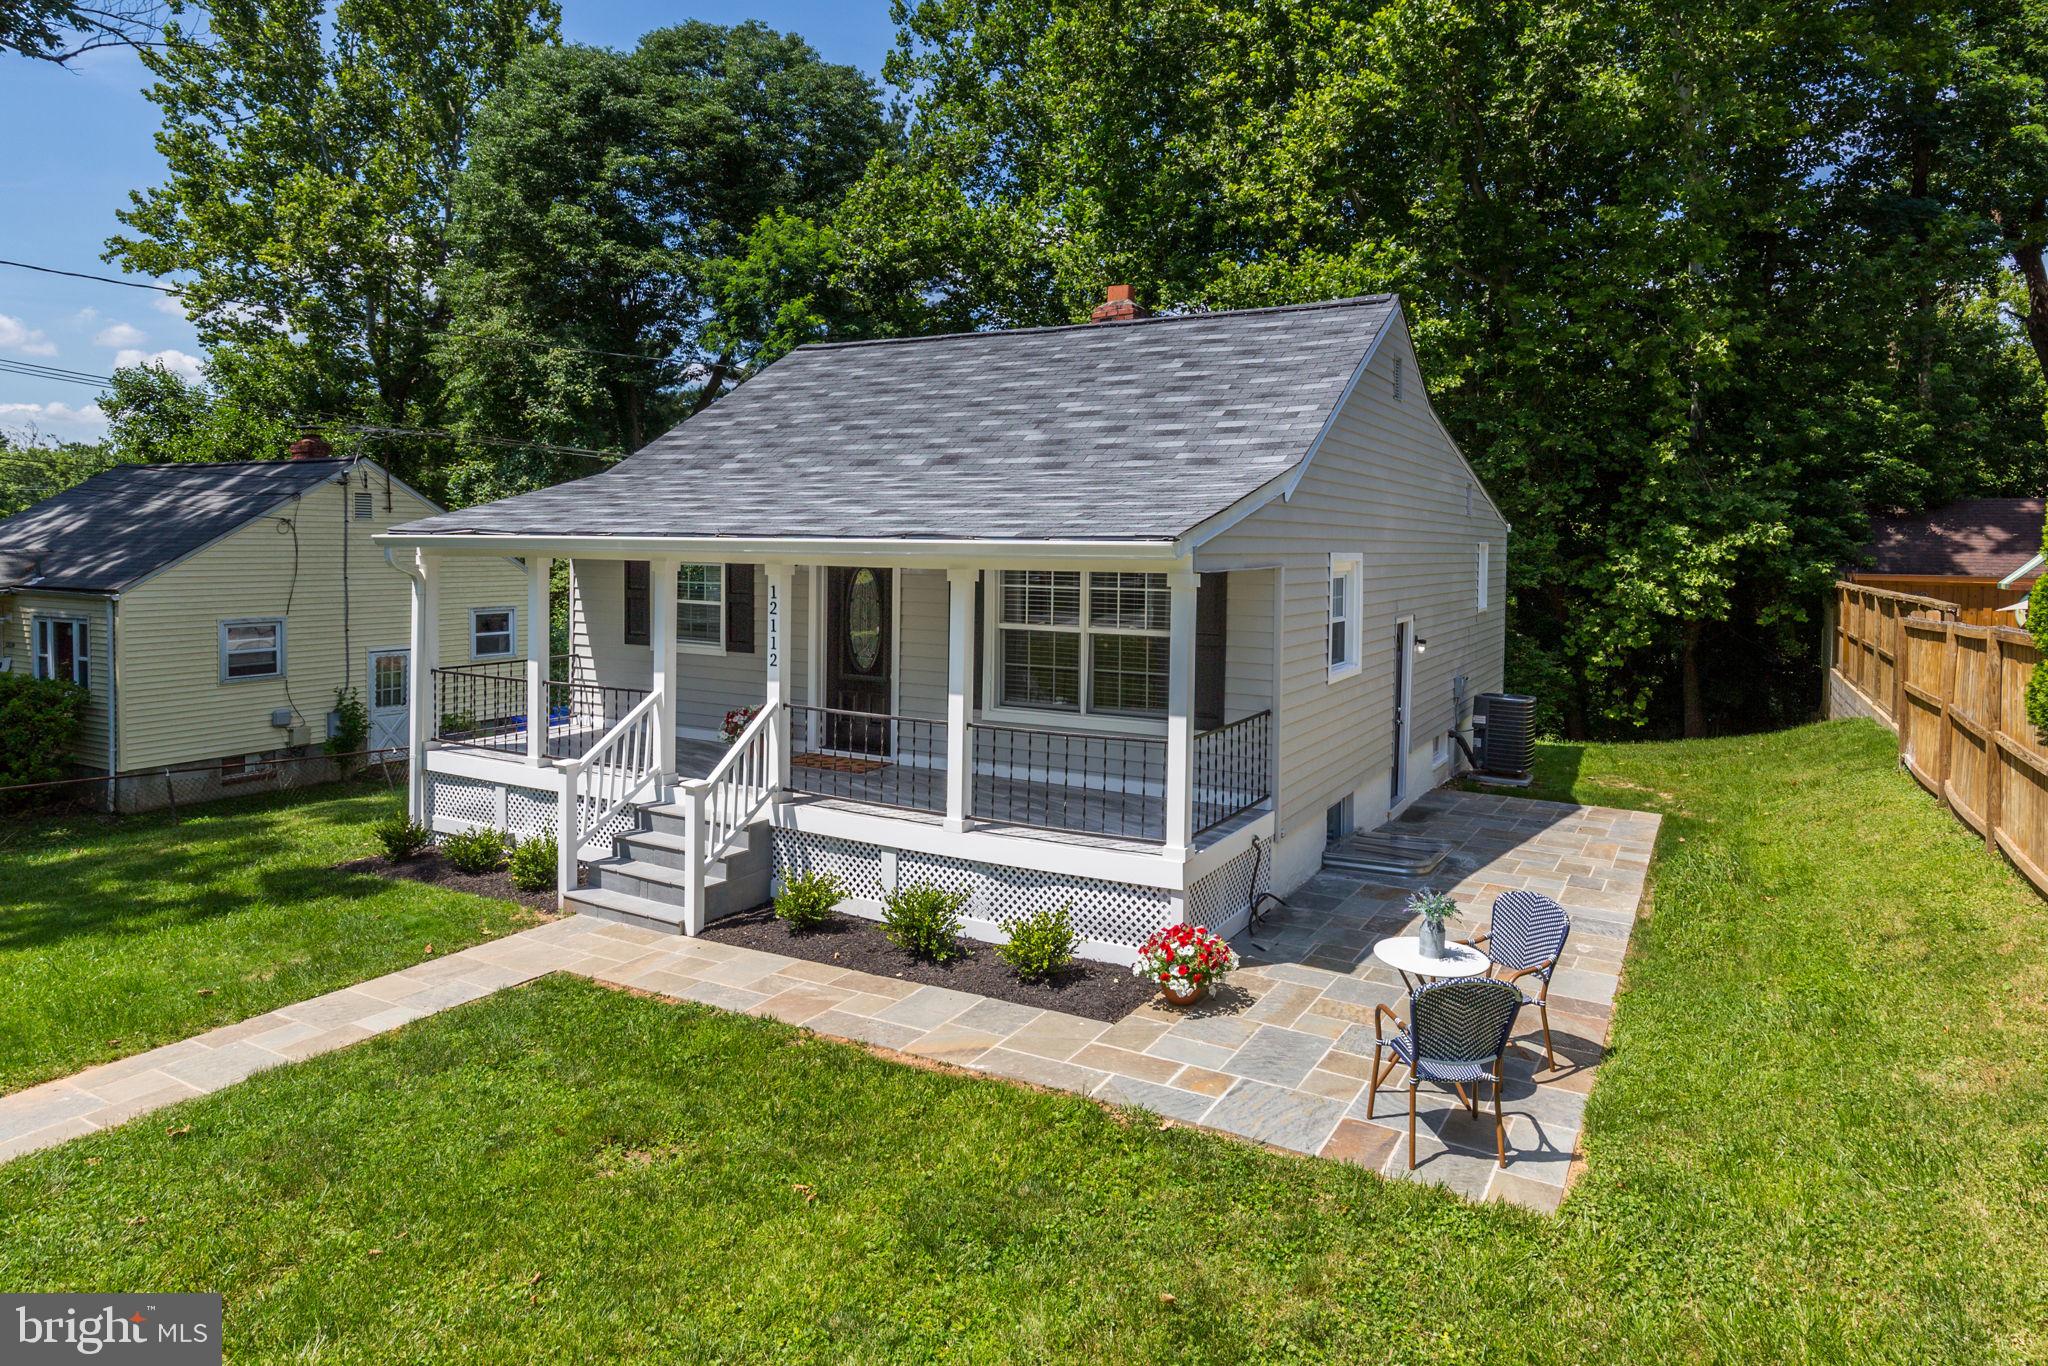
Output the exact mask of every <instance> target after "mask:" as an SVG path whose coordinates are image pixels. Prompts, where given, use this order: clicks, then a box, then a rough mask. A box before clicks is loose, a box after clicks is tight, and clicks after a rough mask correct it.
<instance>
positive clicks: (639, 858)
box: [565, 793, 774, 934]
mask: <svg viewBox="0 0 2048 1366" xmlns="http://www.w3.org/2000/svg"><path fill="white" fill-rule="evenodd" d="M667 795H668V794H666V793H664V794H663V798H664V799H663V800H661V801H655V802H648V803H645V804H643V805H641V806H640V807H638V808H637V811H636V817H635V818H636V821H637V827H636V828H635V829H632V830H627V831H623V832H621V833H619V834H617V835H614V836H613V837H612V855H611V857H610V858H604V859H599V860H597V861H596V862H594V863H590V864H587V865H586V874H587V875H586V879H585V885H584V886H582V887H578V888H577V889H576V890H575V891H574V892H571V893H570V894H569V895H568V897H566V898H565V900H566V901H567V902H568V903H569V905H570V907H571V908H572V909H574V910H577V911H580V912H583V913H584V914H587V915H594V916H598V917H600V918H602V919H606V920H616V921H620V922H621V923H623V924H628V925H638V926H640V927H641V928H643V929H650V930H655V931H658V932H660V933H663V934H682V933H683V932H684V925H685V923H686V916H685V912H686V911H687V909H688V903H689V890H688V886H687V883H688V873H687V871H686V870H687V868H688V864H689V842H688V839H687V838H686V836H685V834H684V832H685V831H686V830H687V829H688V816H687V814H686V812H685V809H684V808H683V807H682V806H679V805H677V804H675V803H674V802H671V801H669V800H667V799H666V798H667ZM769 846H770V827H769V822H768V821H767V820H766V819H765V818H764V819H762V820H761V821H759V822H757V823H756V824H755V825H754V826H753V827H751V828H750V829H749V830H748V831H747V832H746V834H745V836H744V839H743V842H742V843H741V845H740V847H739V848H737V849H734V850H732V851H730V852H729V853H727V855H726V856H725V857H724V858H722V859H714V860H712V861H710V862H708V863H706V864H705V865H704V907H703V910H704V914H703V917H702V923H703V924H706V925H709V924H711V923H712V922H713V921H715V920H718V919H719V918H721V917H723V916H728V915H732V914H734V913H735V912H738V911H744V910H748V909H751V908H752V907H755V906H758V905H760V904H761V903H762V902H763V901H766V900H767V899H768V883H769V879H770V877H771V876H772V875H773V873H774V867H773V860H772V857H771V855H770V850H769Z"/></svg>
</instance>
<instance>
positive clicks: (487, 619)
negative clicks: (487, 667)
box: [469, 607, 519, 659]
mask: <svg viewBox="0 0 2048 1366" xmlns="http://www.w3.org/2000/svg"><path fill="white" fill-rule="evenodd" d="M518 618H519V613H518V611H517V610H516V609H514V608H511V607H472V608H471V609H470V612H469V657H470V658H471V659H510V658H511V657H512V653H513V647H514V645H515V644H516V643H517V641H518V639H519V631H518Z"/></svg>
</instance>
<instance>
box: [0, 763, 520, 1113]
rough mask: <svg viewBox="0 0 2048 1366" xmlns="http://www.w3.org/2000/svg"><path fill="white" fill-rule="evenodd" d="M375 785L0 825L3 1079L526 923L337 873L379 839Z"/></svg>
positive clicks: (409, 886)
mask: <svg viewBox="0 0 2048 1366" xmlns="http://www.w3.org/2000/svg"><path fill="white" fill-rule="evenodd" d="M395 804H396V799H395V798H394V797H393V796H392V795H391V794H390V793H389V792H388V791H387V790H386V789H385V787H384V784H383V783H381V782H377V783H372V784H369V785H364V786H356V787H335V788H326V789H321V790H319V791H317V792H315V793H313V794H310V795H308V794H305V793H285V794H278V795H276V796H269V797H257V798H248V799H243V800H239V801H227V802H219V803H215V804H213V805H211V806H204V807H199V808H196V809H192V808H188V809H187V810H186V812H185V813H184V816H183V819H182V820H175V821H174V820H173V819H172V818H171V817H170V816H169V815H168V814H165V815H152V816H141V817H124V818H113V817H105V816H71V817H64V818H61V819H42V820H23V819H19V818H16V819H14V820H11V821H9V822H8V823H6V824H5V825H0V869H4V872H0V1092H5V1091H13V1090H18V1089H19V1088H21V1087H23V1086H28V1085H31V1084H32V1083H35V1082H38V1081H46V1080H48V1079H49V1078H51V1077H60V1076H64V1075H66V1074H68V1073H71V1072H75V1071H77V1070H78V1069H80V1068H81V1067H86V1066H89V1065H90V1064H92V1063H96V1062H104V1061H106V1060H108V1059H110V1058H118V1057H122V1056H125V1055H127V1054H130V1053H139V1052H141V1051H142V1050H144V1049H147V1048H153V1047H155V1046H156V1045H158V1044H163V1043H170V1042H172V1041H173V1040H176V1039H182V1038H186V1037H187V1036H189V1035H192V1034H197V1033H200V1032H201V1031H203V1030H207V1029H211V1028H213V1027H214V1026H215V1025H223V1024H229V1023H232V1022H233V1021H236V1020H241V1019H246V1018H247V1017H249V1016H251V1015H260V1014H262V1013H263V1012H264V1011H266V1010H271V1009H274V1008H275V1007H277V1006H281V1005H286V1004H289V1003H290V1002H292V1001H299V1000H303V999H305V998H306V997H308V996H317V995H319V994H320V993H322V992H325V991H331V990H333V989H334V988H336V987H341V986H346V985H348V984H349V983H351V982H360V981H362V980H364V979H365V978H369V977H375V976H377V975H379V974H380V973H385V972H390V971H393V970H395V969H398V968H403V967H408V966H410V965H411V964H413V963H417V962H419V961H420V959H421V957H422V956H423V955H424V954H425V951H426V946H427V945H428V944H432V945H433V946H434V948H435V949H436V950H437V951H440V950H446V949H450V948H459V947H461V946H463V945H467V944H473V943H476V942H478V941H480V940H484V939H490V938H493V937H495V936H497V935H501V934H505V933H507V932H508V931H511V930H513V929H516V928H519V927H520V926H522V925H527V924H532V923H533V922H534V916H533V915H532V913H531V912H529V911H526V910H525V909H523V908H522V907H519V906H516V905H514V904H512V903H509V902H500V901H487V900H484V899H481V898H478V897H474V896H465V895H463V894H461V893H458V892H448V891H441V890H439V889H436V888H431V887H425V886H422V885H420V884H417V883H406V882H394V881H391V880H390V879H387V878H380V877H371V876H365V875H362V874H349V873H338V872H335V871H334V865H335V864H337V863H341V862H345V861H347V860H349V859H353V858H360V857H362V856H363V855H366V854H373V853H376V852H377V843H376V841H375V839H373V838H372V837H371V834H370V824H371V822H373V821H374V820H376V818H377V817H378V816H380V815H382V814H383V813H385V812H386V811H389V810H391V809H393V807H394V806H395Z"/></svg>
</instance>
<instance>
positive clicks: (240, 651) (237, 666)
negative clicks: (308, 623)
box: [220, 617, 284, 683]
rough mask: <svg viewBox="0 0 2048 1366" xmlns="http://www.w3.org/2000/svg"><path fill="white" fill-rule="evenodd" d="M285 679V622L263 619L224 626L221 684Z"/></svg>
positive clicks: (221, 625) (228, 622)
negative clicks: (261, 679) (258, 679)
mask: <svg viewBox="0 0 2048 1366" xmlns="http://www.w3.org/2000/svg"><path fill="white" fill-rule="evenodd" d="M283 676H284V622H283V621H282V620H281V619H279V618H277V617H261V618H257V619H255V620H251V621H224V622H222V623H221V624H220V678H221V682H223V683H235V682H240V681H241V680H242V679H245V678H281V677H283Z"/></svg>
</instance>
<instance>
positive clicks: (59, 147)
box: [0, 0, 893, 440]
mask: <svg viewBox="0 0 2048 1366" xmlns="http://www.w3.org/2000/svg"><path fill="white" fill-rule="evenodd" d="M562 8H563V14H562V30H563V34H564V36H565V37H567V38H569V39H571V40H572V41H575V42H585V43H602V44H606V45H608V46H613V47H629V46H631V45H632V43H633V42H634V41H635V40H636V39H637V38H638V37H639V36H640V35H641V34H642V33H644V32H646V31H647V30H648V29H651V28H658V27H660V26H661V25H663V24H673V23H680V22H682V21H683V20H686V19H703V20H707V21H709V22H712V23H719V24H734V23H739V22H741V21H743V20H746V19H759V20H760V21H761V22H763V23H765V24H767V25H769V26H770V27H771V28H775V29H780V30H782V31H784V32H790V31H794V32H797V33H801V34H802V35H803V36H804V37H805V38H807V39H809V40H810V42H811V45H812V46H813V47H815V48H817V49H818V51H819V52H820V53H822V54H823V55H824V56H825V58H826V60H828V61H834V62H847V63H850V64H852V65H854V66H857V67H859V68H861V69H862V70H863V71H865V72H867V73H868V74H869V75H871V76H874V77H875V78H876V79H877V80H878V81H879V79H880V73H881V65H882V58H883V56H884V55H885V54H886V53H887V51H888V49H889V43H890V40H891V38H892V37H893V30H892V29H891V27H890V24H889V7H888V3H887V0H850V3H837V4H835V3H831V2H830V0H758V2H757V3H743V4H696V5H687V6H685V5H677V6H660V5H645V4H638V5H636V4H630V3H621V2H620V0H563V6H562ZM147 74H148V73H147V72H145V71H144V70H143V68H142V64H141V63H140V62H138V61H137V60H136V59H135V57H134V56H133V55H132V54H129V53H122V52H112V51H109V52H100V53H95V54H91V55H89V56H87V57H86V58H84V59H83V60H81V61H80V62H79V63H77V64H76V65H75V66H74V67H72V68H70V69H58V68H55V67H51V66H48V65H47V64H45V63H41V62H30V61H25V60H23V59H21V58H19V57H13V56H5V57H0V128H7V129H11V130H13V133H12V135H11V136H10V137H9V138H8V139H7V145H6V150H5V152H4V154H0V258H6V259H9V260H15V261H30V262H34V263H35V264H37V265H46V266H56V267H59V268H62V269H66V270H82V271H90V272H94V273H98V274H118V273H119V272H118V271H116V270H115V269H114V268H112V267H110V266H108V265H106V264H105V263H103V262H102V261H101V260H100V259H99V256H100V251H101V249H102V243H103V242H104V241H105V240H106V238H107V236H108V235H109V234H110V233H112V232H114V231H115V230H116V229H117V228H119V226H120V224H119V223H117V222H116V221H115V218H114V214H115V213H116V211H118V210H119V209H121V208H122V207H123V206H125V205H126V203H127V202H128V192H129V191H130V190H132V189H140V188H144V187H147V186H150V185H154V184H156V183H158V181H159V180H161V178H162V175H163V163H162V161H161V160H159V159H158V157H157V154H156V149H155V146H154V143H153V136H154V134H155V132H156V126H157V122H156V117H155V113H156V111H155V109H154V108H153V107H152V106H151V105H150V104H149V102H148V101H147V100H145V99H144V98H143V97H142V86H143V83H144V80H145V78H146V76H147ZM199 354H200V350H199V344H198V342H197V340H196V339H195V338H194V336H193V333H192V328H191V326H190V324H188V323H187V322H186V321H185V319H184V317H183V315H181V314H180V313H179V312H178V311H177V308H176V306H175V305H173V304H171V303H170V302H169V301H168V299H167V297H166V296H164V295H161V294H156V293H153V292H151V291H146V290H139V289H123V288H121V287H119V286H117V285H104V284H95V283H92V282H89V281H85V280H67V279H62V278H60V277H57V276H48V275H36V274H31V273H29V272H27V271H20V270H14V269H10V268H6V267H0V356H6V357H10V358H14V359H18V360H24V361H34V362H40V363H42V364H45V365H55V366H61V367H63V368H65V369H69V370H80V371H85V372H87V373H90V374H95V375H103V374H106V373H107V372H108V371H109V370H110V369H112V368H113V367H114V366H116V365H122V364H132V363H134V362H136V361H138V360H141V359H144V358H150V357H156V358H160V359H161V360H162V361H163V362H164V363H165V364H167V365H169V366H170V367H171V368H172V369H174V370H179V371H181V372H183V373H186V374H193V373H195V367H196V365H197V363H198V359H199ZM96 397H97V391H96V390H95V389H94V388H92V387H89V386H84V385H74V384H68V383H62V382H56V381H48V380H37V379H29V378H25V377H23V376H20V375H13V374H0V431H5V432H8V433H10V434H14V435H19V434H22V433H23V432H24V431H26V430H28V429H33V430H35V431H37V432H39V433H40V434H42V435H43V436H45V437H56V438H58V439H72V438H76V439H86V440H90V439H92V438H95V437H98V436H100V435H102V434H103V433H104V432H105V430H106V426H105V423H104V422H103V421H102V420H101V419H100V416H99V410H98V409H97V408H96V407H94V406H93V401H94V399H95V398H96Z"/></svg>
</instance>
